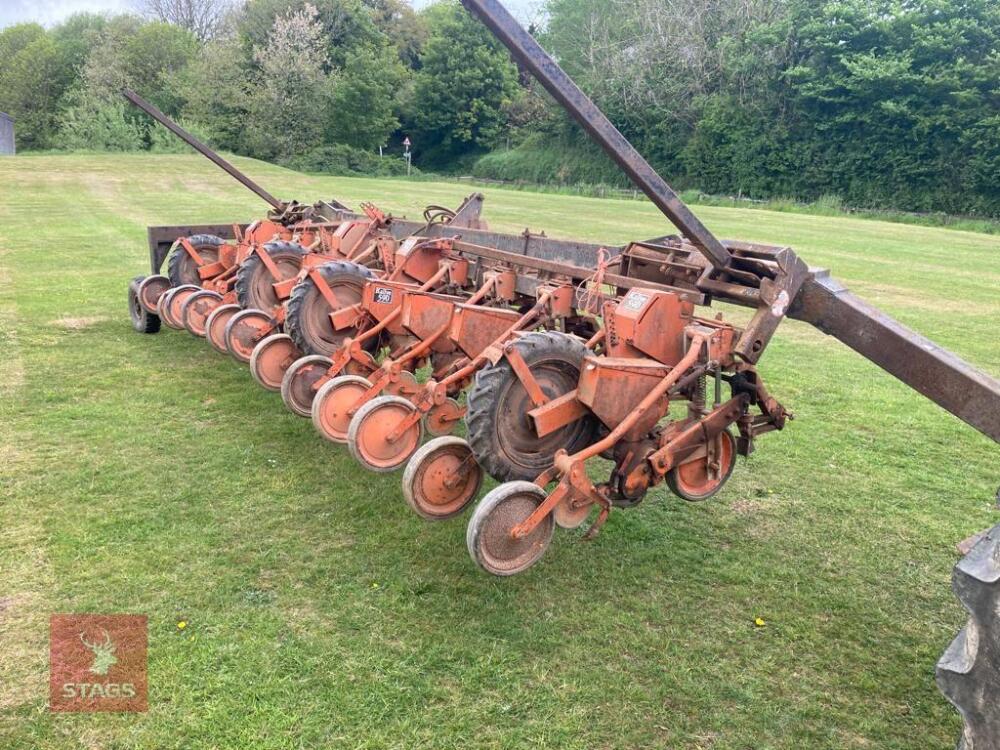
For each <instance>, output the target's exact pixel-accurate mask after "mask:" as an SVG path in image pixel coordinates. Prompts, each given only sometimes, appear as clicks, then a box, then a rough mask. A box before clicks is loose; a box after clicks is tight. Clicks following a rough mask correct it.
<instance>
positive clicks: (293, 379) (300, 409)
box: [281, 354, 333, 417]
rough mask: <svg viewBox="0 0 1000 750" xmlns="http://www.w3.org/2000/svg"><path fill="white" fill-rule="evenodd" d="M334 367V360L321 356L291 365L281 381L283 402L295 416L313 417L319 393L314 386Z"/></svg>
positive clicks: (313, 355) (312, 356) (314, 356)
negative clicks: (315, 401) (314, 403)
mask: <svg viewBox="0 0 1000 750" xmlns="http://www.w3.org/2000/svg"><path fill="white" fill-rule="evenodd" d="M332 366H333V360H332V359H330V358H329V357H324V356H322V355H320V354H311V355H309V356H308V357H302V358H301V359H297V360H296V361H295V362H293V363H292V364H291V366H290V367H289V368H288V370H287V371H286V372H285V375H284V377H283V378H282V379H281V400H282V401H284V402H285V406H287V407H288V408H289V409H290V410H291V412H292V413H293V414H298V415H299V416H300V417H311V416H312V405H313V400H314V399H315V397H316V392H317V389H315V388H313V386H314V385H315V384H316V382H317V381H318V380H319V379H320V378H322V377H324V376H325V375H326V373H327V371H328V370H329V369H330V368H331V367H332Z"/></svg>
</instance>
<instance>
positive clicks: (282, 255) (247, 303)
mask: <svg viewBox="0 0 1000 750" xmlns="http://www.w3.org/2000/svg"><path fill="white" fill-rule="evenodd" d="M264 249H265V250H266V251H267V254H268V255H269V256H270V257H271V260H273V261H274V265H276V266H277V267H278V271H279V272H281V279H274V278H273V277H272V276H271V272H270V271H268V270H267V266H265V265H264V261H262V260H261V259H260V256H259V255H257V253H254V254H253V255H251V256H250V257H249V258H247V259H246V260H245V261H243V263H242V264H241V265H240V267H239V268H238V269H237V270H236V301H237V302H238V303H239V305H240V307H242V308H243V309H244V310H250V309H255V310H274V309H275V308H276V307H277V306H278V305H280V304H281V300H280V299H278V295H276V294H275V293H274V289H273V288H272V286H271V285H272V284H273V283H274V282H275V281H281V280H284V279H289V278H291V277H292V276H295V275H296V274H297V273H298V272H299V271H300V270H302V259H303V258H304V257H305V256H306V255H308V253H309V251H308V250H306V249H305V248H304V247H302V245H300V244H298V243H297V242H268V243H267V244H266V245H264Z"/></svg>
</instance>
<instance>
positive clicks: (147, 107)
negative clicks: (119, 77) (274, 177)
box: [122, 89, 286, 211]
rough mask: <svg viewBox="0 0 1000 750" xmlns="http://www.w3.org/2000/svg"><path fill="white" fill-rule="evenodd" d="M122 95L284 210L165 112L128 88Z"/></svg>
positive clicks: (283, 207) (260, 188)
mask: <svg viewBox="0 0 1000 750" xmlns="http://www.w3.org/2000/svg"><path fill="white" fill-rule="evenodd" d="M122 95H123V96H124V97H125V98H126V99H128V100H129V101H130V102H132V104H134V105H135V106H136V107H138V108H139V109H141V110H142V111H143V112H145V113H146V114H147V115H149V116H150V117H152V118H153V119H154V120H156V121H157V122H158V123H160V124H161V125H162V126H163V127H165V128H166V129H167V130H169V131H170V132H171V133H173V134H174V135H176V136H177V137H178V138H180V139H181V140H182V141H184V142H185V143H186V144H187V145H189V146H190V147H191V148H193V149H194V150H195V151H197V152H198V153H199V154H201V155H202V156H204V157H205V158H206V159H208V160H209V161H211V162H213V163H214V164H216V165H217V166H219V167H220V168H221V169H223V170H225V171H226V172H227V173H228V174H229V175H231V176H232V177H233V178H235V179H236V180H237V181H238V182H239V183H240V184H242V185H243V186H245V187H247V188H249V189H250V190H252V191H253V192H254V193H256V194H257V195H258V196H260V197H261V198H263V199H264V200H265V201H266V202H267V203H269V204H271V207H272V208H274V209H275V210H277V211H284V210H285V207H286V204H285V203H284V202H283V201H280V200H278V199H277V198H275V197H274V196H273V195H271V194H270V193H269V192H267V191H266V190H265V189H264V188H262V187H261V186H260V185H258V184H257V183H256V182H254V181H253V180H251V179H250V178H249V177H247V176H246V175H245V174H243V173H242V172H241V171H240V170H238V169H237V168H236V167H234V166H233V165H232V164H230V163H229V162H228V161H226V160H225V159H223V158H222V157H221V156H219V155H218V154H217V153H215V152H214V151H213V150H212V149H210V148H209V147H208V146H206V145H205V144H204V143H202V142H201V141H199V140H198V139H197V138H195V137H194V136H193V135H191V134H190V133H189V132H187V131H186V130H185V129H184V128H182V127H181V126H180V125H178V124H177V123H175V122H174V121H173V120H171V119H170V118H169V117H167V116H166V115H165V114H163V113H162V112H161V111H160V110H159V109H157V108H156V107H154V106H153V105H152V104H150V103H149V102H147V101H146V100H145V99H143V98H142V97H141V96H139V95H138V94H137V93H135V92H134V91H131V90H130V89H125V90H124V91H122Z"/></svg>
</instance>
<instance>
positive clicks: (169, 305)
mask: <svg viewBox="0 0 1000 750" xmlns="http://www.w3.org/2000/svg"><path fill="white" fill-rule="evenodd" d="M198 288H199V287H196V286H194V285H192V284H185V285H184V286H175V287H174V288H172V289H170V290H168V291H167V292H166V293H165V294H161V295H160V298H159V300H157V302H156V314H157V315H159V316H160V319H161V320H162V321H163V322H164V323H166V324H167V326H168V327H170V328H174V329H176V330H180V329H181V328H183V325H182V324H181V322H180V320H179V319H178V318H176V317H174V315H175V311H176V312H180V308H179V306H178V305H175V304H174V299H175V298H176V296H177V295H178V294H180V293H182V292H183V293H184V294H185V295H186V296H188V295H190V294H193V293H194V292H196V291H198Z"/></svg>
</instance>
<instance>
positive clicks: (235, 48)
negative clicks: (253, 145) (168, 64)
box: [171, 39, 250, 151]
mask: <svg viewBox="0 0 1000 750" xmlns="http://www.w3.org/2000/svg"><path fill="white" fill-rule="evenodd" d="M249 77H250V64H249V62H248V61H247V60H246V59H245V58H244V57H243V48H242V46H241V45H240V44H239V42H238V41H237V40H235V39H215V40H212V41H210V42H208V43H207V44H205V45H204V46H202V48H201V49H200V50H199V51H198V54H197V55H195V57H194V58H192V59H191V60H190V61H189V62H188V65H187V66H186V67H185V68H184V69H183V70H182V71H180V72H179V73H178V74H177V75H175V76H174V77H173V78H172V79H171V85H172V87H173V89H174V91H175V93H176V94H177V96H178V97H180V98H181V99H182V100H183V101H184V105H183V107H182V113H183V115H184V117H185V118H186V119H187V120H188V121H190V122H196V123H198V124H199V125H201V126H202V128H203V129H204V131H205V133H206V134H207V135H208V136H209V138H210V140H211V141H212V142H213V144H215V145H216V146H218V147H219V148H223V149H228V150H230V151H244V150H246V145H245V131H246V124H247V120H248V118H249V113H248V110H249V107H250V86H249V83H248V81H249Z"/></svg>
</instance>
